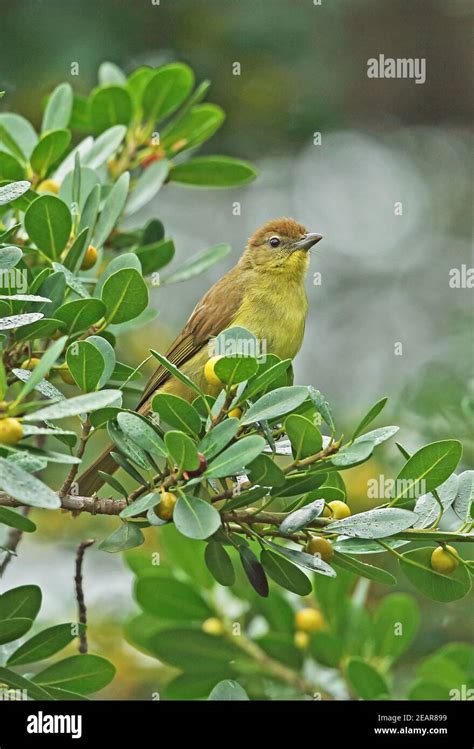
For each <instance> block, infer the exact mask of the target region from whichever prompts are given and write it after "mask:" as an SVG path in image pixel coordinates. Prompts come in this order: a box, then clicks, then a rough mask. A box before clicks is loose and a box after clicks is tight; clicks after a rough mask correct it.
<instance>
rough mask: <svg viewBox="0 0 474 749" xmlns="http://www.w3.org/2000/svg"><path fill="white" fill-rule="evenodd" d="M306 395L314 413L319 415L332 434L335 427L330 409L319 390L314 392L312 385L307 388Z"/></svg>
mask: <svg viewBox="0 0 474 749" xmlns="http://www.w3.org/2000/svg"><path fill="white" fill-rule="evenodd" d="M308 394H309V397H310V399H311V401H312V403H313V405H314V407H315V409H316V411H317V412H318V413H319V414H321V417H322V418H323V420H324V421H325V422H326V424H327V425H328V427H329V429H330V430H331V432H334V431H335V430H336V426H335V424H334V419H333V417H332V413H331V408H330V406H329V403H328V402H327V400H326V398H325V397H324V395H323V394H322V393H321V392H320V391H319V390H316V388H314V387H313V386H312V385H309V386H308Z"/></svg>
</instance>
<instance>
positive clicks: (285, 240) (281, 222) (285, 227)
mask: <svg viewBox="0 0 474 749" xmlns="http://www.w3.org/2000/svg"><path fill="white" fill-rule="evenodd" d="M320 239H322V235H321V234H316V233H312V232H308V230H307V229H306V228H305V227H304V226H303V225H302V224H299V223H298V222H297V221H294V220H293V219H292V218H280V219H274V220H273V221H268V222H267V223H266V224H264V225H263V226H262V227H260V229H257V231H256V232H255V233H254V234H252V236H251V237H250V239H249V241H248V243H247V247H246V248H245V252H244V256H243V260H244V262H245V263H246V264H247V263H248V264H249V265H251V266H252V267H254V268H256V267H258V268H261V269H262V270H268V271H271V270H275V271H278V272H281V273H288V274H302V275H304V274H305V273H306V270H307V268H308V262H309V258H308V250H310V249H311V247H313V245H315V244H316V242H319V240H320Z"/></svg>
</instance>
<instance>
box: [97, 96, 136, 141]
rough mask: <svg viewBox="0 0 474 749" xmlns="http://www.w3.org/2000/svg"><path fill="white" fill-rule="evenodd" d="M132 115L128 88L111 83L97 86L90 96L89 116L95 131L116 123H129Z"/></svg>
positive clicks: (100, 131) (102, 130)
mask: <svg viewBox="0 0 474 749" xmlns="http://www.w3.org/2000/svg"><path fill="white" fill-rule="evenodd" d="M131 117H132V100H131V98H130V95H129V93H128V91H127V89H125V88H123V86H120V85H114V84H109V85H105V86H101V87H99V88H96V89H95V90H94V91H93V92H92V93H91V95H90V97H89V118H90V122H91V124H92V129H93V131H94V132H95V133H103V132H104V130H107V129H108V128H111V127H113V126H114V125H128V124H129V122H130V119H131Z"/></svg>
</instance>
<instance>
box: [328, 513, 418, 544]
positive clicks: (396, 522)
mask: <svg viewBox="0 0 474 749" xmlns="http://www.w3.org/2000/svg"><path fill="white" fill-rule="evenodd" d="M416 521H417V516H416V514H415V513H414V512H411V510H401V509H398V508H396V507H383V508H376V509H375V510H368V511H367V512H360V513H358V514H357V515H351V516H349V517H348V518H344V519H343V520H336V521H335V522H333V523H331V524H330V525H329V526H328V527H329V528H330V530H331V531H335V532H336V533H340V534H341V535H344V536H351V538H387V537H388V536H393V535H395V533H399V532H400V531H404V530H406V529H407V528H411V527H412V525H414V523H416Z"/></svg>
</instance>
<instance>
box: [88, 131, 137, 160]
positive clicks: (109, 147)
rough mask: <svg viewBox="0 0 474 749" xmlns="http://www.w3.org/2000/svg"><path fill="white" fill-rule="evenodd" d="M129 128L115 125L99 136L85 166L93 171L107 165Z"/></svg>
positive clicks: (89, 152)
mask: <svg viewBox="0 0 474 749" xmlns="http://www.w3.org/2000/svg"><path fill="white" fill-rule="evenodd" d="M126 133H127V128H126V127H125V125H114V126H113V127H111V128H109V129H108V130H106V131H105V133H102V134H101V135H99V137H98V138H97V139H96V140H95V141H94V145H93V146H92V148H91V150H90V151H88V152H87V154H86V156H85V157H84V159H83V165H84V166H90V168H91V169H97V168H98V167H100V166H102V165H103V164H105V163H106V162H107V161H108V160H109V159H110V157H111V156H113V155H114V154H115V152H116V151H117V149H118V148H119V146H120V145H121V143H122V141H123V139H124V138H125V135H126Z"/></svg>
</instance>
